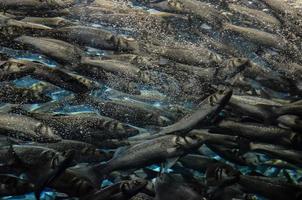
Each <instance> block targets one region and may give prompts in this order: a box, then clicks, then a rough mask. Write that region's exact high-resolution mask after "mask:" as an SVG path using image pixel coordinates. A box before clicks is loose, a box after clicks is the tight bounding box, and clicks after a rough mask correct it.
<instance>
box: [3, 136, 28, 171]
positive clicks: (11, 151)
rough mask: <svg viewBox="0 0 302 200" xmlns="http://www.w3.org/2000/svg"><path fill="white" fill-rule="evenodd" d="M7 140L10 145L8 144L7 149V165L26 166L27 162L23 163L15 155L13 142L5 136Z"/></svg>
mask: <svg viewBox="0 0 302 200" xmlns="http://www.w3.org/2000/svg"><path fill="white" fill-rule="evenodd" d="M7 140H8V141H9V143H10V145H9V149H8V152H7V153H8V157H9V158H10V159H9V160H8V164H9V165H15V166H16V165H17V166H22V167H24V168H26V167H27V164H25V163H24V162H23V161H22V160H21V158H20V157H19V156H18V155H17V153H16V152H15V150H14V147H13V144H12V143H13V142H12V141H11V140H10V139H9V138H7Z"/></svg>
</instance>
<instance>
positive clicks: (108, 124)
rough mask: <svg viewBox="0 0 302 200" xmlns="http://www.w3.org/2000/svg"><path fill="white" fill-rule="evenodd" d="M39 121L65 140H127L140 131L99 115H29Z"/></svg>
mask: <svg viewBox="0 0 302 200" xmlns="http://www.w3.org/2000/svg"><path fill="white" fill-rule="evenodd" d="M28 115H29V116H32V117H34V118H36V119H38V120H41V121H43V122H44V123H47V124H49V126H50V127H53V128H54V129H55V130H57V131H58V133H59V134H60V135H62V137H63V138H65V139H68V138H69V139H74V140H79V139H80V138H83V139H84V140H85V138H87V141H88V140H89V138H91V139H92V140H104V139H125V138H128V137H130V136H134V135H137V134H138V133H139V131H138V130H137V129H135V128H133V127H131V126H129V125H127V124H124V123H122V122H120V121H118V120H115V119H112V118H109V117H104V116H101V115H97V114H90V113H80V114H73V115H64V114H61V115H53V114H43V113H29V114H28Z"/></svg>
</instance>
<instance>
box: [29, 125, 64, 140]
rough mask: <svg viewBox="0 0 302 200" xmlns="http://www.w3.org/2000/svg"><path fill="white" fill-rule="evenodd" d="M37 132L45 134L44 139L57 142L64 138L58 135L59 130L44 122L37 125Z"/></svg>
mask: <svg viewBox="0 0 302 200" xmlns="http://www.w3.org/2000/svg"><path fill="white" fill-rule="evenodd" d="M35 132H36V133H37V134H41V135H43V136H44V137H43V139H42V140H47V141H50V142H57V141H60V140H61V139H62V138H61V137H60V136H59V135H57V131H55V130H54V129H53V128H51V127H50V126H47V125H45V124H43V123H40V124H38V125H37V127H36V129H35Z"/></svg>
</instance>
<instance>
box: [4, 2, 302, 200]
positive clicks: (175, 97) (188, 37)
mask: <svg viewBox="0 0 302 200" xmlns="http://www.w3.org/2000/svg"><path fill="white" fill-rule="evenodd" d="M117 4H118V3H117ZM127 4H128V5H130V6H129V7H127V8H129V9H133V10H135V12H138V13H140V14H138V15H139V17H137V16H135V15H134V14H133V13H132V14H133V15H134V16H132V14H131V13H130V14H129V15H131V16H132V17H131V16H130V17H129V24H127V23H126V24H125V23H124V19H121V22H120V24H118V25H116V24H109V23H108V22H106V23H102V22H98V23H95V22H91V21H89V19H85V18H84V19H80V21H79V23H80V24H81V25H86V26H90V27H94V28H97V29H106V30H108V31H110V32H112V33H113V34H119V37H120V38H124V37H134V38H135V39H137V40H138V41H140V43H143V48H142V49H139V50H137V51H134V52H131V51H130V53H132V54H137V55H139V56H142V58H148V59H149V60H148V59H147V61H145V60H143V61H141V60H140V59H141V57H139V56H138V57H135V58H134V59H130V60H127V58H120V59H121V60H122V61H125V62H129V63H131V64H133V65H134V66H137V69H138V70H139V72H137V75H136V77H135V78H137V80H134V81H132V80H130V83H135V85H136V86H137V88H138V90H139V92H140V94H139V95H138V94H130V92H129V93H128V91H127V90H125V91H119V90H118V89H115V88H112V87H110V86H108V85H107V83H106V81H107V80H105V79H104V80H103V79H100V78H97V76H93V73H94V72H92V75H91V74H90V75H87V74H84V72H85V70H84V72H83V74H80V73H79V72H78V71H77V70H78V67H79V66H77V64H75V65H72V64H69V63H68V64H65V65H66V66H64V67H66V69H67V70H70V72H72V73H76V74H79V75H83V76H84V77H86V78H89V79H91V80H93V81H96V82H98V83H99V84H100V85H101V87H99V88H96V89H95V90H93V91H89V92H87V93H86V94H81V95H82V96H81V95H79V96H81V97H83V95H90V96H91V97H94V98H96V99H98V100H100V102H103V103H104V102H111V101H112V102H114V101H116V102H119V103H124V104H125V105H126V104H127V105H128V104H130V103H131V104H132V105H135V106H138V107H141V108H144V109H146V110H147V111H146V112H148V111H150V110H151V111H154V112H156V113H160V114H162V115H165V114H167V115H171V119H173V120H172V121H174V122H175V121H177V120H179V119H181V117H183V116H184V115H185V114H186V113H191V112H194V111H195V110H197V109H198V104H199V102H201V100H202V99H204V98H205V97H206V96H208V95H206V96H203V95H205V94H206V93H207V91H206V90H205V91H199V90H202V89H204V88H202V87H201V86H200V85H199V83H200V82H202V81H204V82H212V81H213V82H214V83H211V84H213V85H214V88H219V87H221V85H224V84H225V85H228V86H231V87H234V93H236V95H251V96H258V97H261V98H266V99H270V100H275V99H278V100H280V101H284V100H286V101H294V100H297V99H298V100H299V99H301V93H299V92H301V91H296V89H295V88H288V91H283V89H282V88H283V87H281V86H282V84H283V83H282V82H280V87H279V86H276V88H277V89H275V88H270V84H266V83H265V81H263V80H261V79H257V78H259V76H260V78H261V72H265V73H269V74H270V77H272V79H274V78H277V77H279V75H280V74H279V73H278V72H277V71H275V70H272V69H271V64H270V63H269V62H268V61H267V60H266V59H265V58H264V56H263V52H268V53H269V54H270V55H272V56H275V57H281V56H284V57H286V56H287V55H286V54H284V52H282V49H279V50H278V49H274V48H270V47H266V46H265V45H259V43H257V42H251V41H249V40H248V39H247V38H246V37H244V36H239V35H240V34H239V35H238V33H237V34H235V33H230V32H224V31H223V30H221V29H217V28H216V27H215V24H214V25H213V23H211V22H206V23H205V22H201V21H200V22H199V21H194V20H196V19H195V18H192V19H191V18H190V17H189V21H188V23H181V20H187V19H186V18H187V17H188V15H190V14H191V13H190V12H189V13H186V14H181V12H175V14H176V16H174V17H175V20H174V21H173V19H174V18H173V17H172V21H171V19H169V17H155V16H160V15H161V14H163V13H162V12H161V11H160V10H159V9H158V8H154V7H153V6H150V5H148V4H140V3H137V2H136V3H135V4H131V3H129V2H127ZM247 4H249V5H250V8H256V7H257V5H258V2H257V1H255V2H254V1H253V2H252V1H248V2H247ZM79 5H80V4H78V6H79ZM118 5H119V4H118ZM152 5H153V4H152ZM123 6H124V4H123ZM123 6H122V5H121V9H123V8H124V7H123ZM261 6H262V5H261ZM104 7H105V6H104ZM109 11H110V9H109V10H107V12H109ZM262 11H265V12H267V13H272V12H271V9H270V8H265V9H262ZM268 11H269V12H268ZM91 12H92V11H91ZM124 12H128V11H127V9H125V10H124ZM167 12H168V11H167ZM105 13H106V12H105ZM86 14H87V15H88V16H89V14H92V13H86ZM107 14H109V13H107ZM227 14H228V16H227V17H229V18H231V17H232V16H231V15H230V13H227ZM78 17H79V16H78ZM195 17H196V16H195ZM66 18H67V19H68V16H67V17H66ZM149 18H150V19H149ZM139 20H141V21H139ZM144 20H145V21H144ZM156 20H159V21H160V22H158V21H156ZM169 20H170V21H169ZM178 20H179V23H177V21H178ZM190 20H191V21H190ZM209 20H210V19H209ZM166 22H167V24H168V25H169V26H165V25H166V24H165V23H166ZM233 22H234V23H236V24H237V23H240V22H241V20H238V19H235V20H234V21H233ZM157 23H158V24H157ZM194 23H196V24H199V23H200V24H199V25H197V27H199V28H200V29H199V28H196V27H194V28H196V30H195V29H194V28H192V27H193V26H194ZM228 23H229V22H228ZM251 26H253V27H254V26H256V24H251ZM163 27H164V28H163ZM162 29H164V30H162ZM175 29H176V31H175ZM194 31H200V34H205V35H207V36H208V37H210V38H212V39H214V40H216V41H223V42H225V43H224V44H226V45H232V47H235V48H236V50H238V51H239V53H238V54H236V55H229V56H225V55H221V56H222V58H223V59H222V60H227V59H230V58H233V57H244V58H248V59H249V60H250V62H253V63H255V64H257V65H258V66H260V68H259V69H256V70H255V71H253V69H251V71H250V73H249V72H245V73H249V74H244V75H243V76H247V77H245V80H244V81H245V82H244V84H243V83H241V84H242V85H240V84H239V85H232V84H233V83H232V81H230V82H228V83H227V82H224V80H223V81H221V82H218V83H216V82H215V81H217V80H218V79H219V77H218V75H217V74H218V71H215V73H214V74H209V75H208V79H205V80H202V81H201V80H200V79H199V78H198V77H197V78H196V75H195V74H194V72H184V71H183V72H178V71H177V69H179V68H177V65H178V64H179V63H181V64H183V65H187V66H190V65H192V64H188V63H182V62H185V61H184V60H180V61H179V63H177V62H174V61H173V59H175V58H173V56H171V55H166V57H168V58H165V59H163V56H162V55H161V56H159V59H160V61H158V62H156V58H154V57H155V56H156V53H158V52H157V51H159V52H161V50H162V49H161V48H164V47H166V46H173V45H175V47H174V48H190V49H195V50H196V52H199V51H202V48H203V47H207V48H208V49H210V50H211V52H213V53H216V51H215V48H216V47H214V46H213V45H209V43H210V42H209V41H206V39H204V40H203V39H201V38H199V36H198V35H196V34H194ZM109 40H110V41H111V42H114V39H109ZM203 41H206V42H203ZM300 42H301V41H300ZM71 43H73V42H71ZM149 43H150V44H151V43H152V45H153V46H157V47H158V49H157V50H155V51H154V52H156V53H154V52H152V48H153V46H152V45H150V44H149ZM263 43H265V41H264V42H263ZM92 44H94V43H93V42H92ZM116 45H124V44H122V42H121V41H119V42H117V43H116ZM148 45H149V46H148ZM79 46H80V47H81V49H82V50H83V55H81V56H90V57H94V58H100V59H110V56H113V58H114V56H115V55H117V54H125V55H127V54H129V52H127V51H126V52H124V51H122V50H121V49H119V48H120V47H119V48H117V50H116V51H112V50H106V49H99V48H97V47H90V46H89V45H86V44H85V45H79ZM91 46H93V45H91ZM126 47H127V48H128V46H127V45H126ZM123 48H125V46H123ZM148 51H150V52H148ZM220 51H221V49H220ZM37 52H39V51H36V50H32V51H31V50H16V49H13V48H11V47H4V46H1V47H0V53H3V54H5V55H7V56H8V57H10V58H14V59H18V60H29V61H34V62H39V63H42V64H44V65H46V66H48V67H50V68H60V67H61V66H62V65H61V64H60V61H57V60H56V59H55V56H54V57H52V55H51V54H50V55H48V56H47V55H43V52H40V53H37ZM217 52H218V51H217ZM193 53H194V52H193ZM45 54H47V53H45ZM226 54H227V53H226ZM197 55H198V53H197ZM169 56H170V59H169ZM177 56H181V55H176V57H177ZM189 56H190V55H188V56H187V57H189ZM164 57H165V56H164ZM75 59H76V58H75ZM123 59H124V60H123ZM192 59H194V58H192ZM208 59H212V57H211V56H210V57H208ZM289 59H292V60H293V61H295V62H297V63H298V64H300V66H301V63H299V62H300V60H299V59H296V60H295V58H292V57H290V56H289ZM145 62H147V63H148V64H150V66H147V64H145ZM277 62H278V61H277ZM171 63H172V65H173V64H174V65H175V68H171V67H170V68H169V67H168V64H171ZM216 65H217V66H216ZM216 65H215V68H217V69H219V65H220V66H225V63H216ZM196 67H197V68H198V69H199V70H201V71H202V72H203V73H206V72H204V71H203V69H205V68H210V67H213V66H207V65H199V66H198V65H197V64H196ZM146 68H148V70H149V68H151V69H150V70H149V75H150V76H151V77H152V78H151V80H148V81H145V80H143V78H142V77H143V75H142V74H143V72H144V70H145V69H146ZM251 68H252V67H251ZM66 69H65V70H66ZM221 69H222V71H223V73H227V72H228V71H227V70H228V69H227V68H220V70H221ZM118 70H121V71H122V72H126V74H127V73H132V71H131V70H132V69H129V71H130V72H129V71H127V70H128V69H123V68H122V69H120V68H119V69H118ZM257 70H258V71H257ZM261 70H263V71H261ZM82 71H83V70H82ZM105 71H106V70H105ZM259 71H261V72H260V73H259ZM133 73H134V72H133ZM135 73H136V72H135ZM253 73H255V74H256V75H254V74H253ZM299 73H300V71H298V72H297V77H298V78H299ZM95 74H96V73H95ZM211 75H213V77H210V76H211ZM262 75H263V74H262ZM117 76H120V77H122V80H123V79H124V80H125V83H126V81H128V80H129V79H130V78H128V77H127V76H125V75H123V73H121V74H117ZM254 76H256V77H254ZM170 77H171V78H170ZM205 77H206V76H205ZM263 77H265V76H263ZM301 77H302V75H301ZM135 78H134V79H135ZM152 79H154V80H156V82H155V83H154V82H152V81H153V80H152ZM189 79H190V81H188V80H189ZM191 79H192V80H191ZM195 79H196V80H195ZM113 81H114V79H113ZM118 81H119V80H118V79H116V82H118ZM235 81H236V80H235ZM261 81H262V82H261ZM284 81H285V82H286V81H288V80H287V79H286V80H284ZM39 82H40V80H37V79H33V78H32V77H31V76H24V77H22V78H18V79H16V80H13V81H12V83H13V84H15V86H17V87H19V88H30V87H31V86H33V85H34V84H36V83H39ZM289 82H290V86H292V87H294V85H295V82H294V81H292V80H291V81H289ZM183 83H186V84H183ZM286 83H287V82H286ZM286 83H285V84H286ZM121 84H124V82H123V81H122V82H121ZM235 84H236V83H235ZM126 85H127V84H126ZM127 86H128V85H127ZM246 87H247V88H249V87H250V88H251V89H246ZM55 88H56V89H54V90H51V91H50V92H48V93H47V95H48V96H50V97H51V99H52V101H51V102H48V103H46V104H32V105H25V106H24V109H26V110H28V111H35V110H40V111H41V110H42V111H43V112H50V113H53V114H57V115H60V114H61V115H62V114H70V115H79V114H82V113H95V114H101V115H106V114H108V113H106V112H102V111H99V110H98V109H97V108H95V107H94V106H93V105H90V104H88V103H85V102H84V103H83V102H77V101H75V102H76V103H74V102H73V101H72V102H69V101H66V102H65V99H68V98H70V97H75V98H78V94H75V93H73V92H71V91H67V90H63V89H61V88H60V87H58V85H56V87H55ZM199 88H200V89H199ZM280 88H281V89H280ZM121 90H122V89H121ZM171 91H172V92H171ZM85 98H86V97H85ZM85 98H84V100H85ZM5 103H9V102H3V104H5ZM56 103H58V105H55V104H56ZM53 105H54V106H53ZM228 109H229V108H227V109H225V110H223V111H222V112H220V113H218V114H217V116H218V117H216V118H225V117H230V119H236V120H239V119H238V115H236V113H231V114H229V110H228ZM298 109H299V108H298ZM108 110H109V108H108ZM121 110H122V109H121ZM112 112H114V111H112ZM131 114H133V115H134V114H135V113H131ZM248 114H249V113H247V115H248ZM172 116H173V117H172ZM117 117H120V116H117ZM299 117H300V118H299ZM120 118H122V117H120ZM298 118H299V119H301V115H300V116H298ZM138 120H139V119H138ZM150 120H151V119H150ZM215 120H216V119H215ZM215 120H214V121H215ZM244 120H246V121H244ZM249 120H250V121H252V122H254V123H255V122H257V123H259V122H261V123H262V121H261V119H255V120H254V119H253V118H247V119H243V120H242V121H244V122H250V121H249ZM127 123H129V124H128V125H129V126H131V127H134V128H137V129H138V130H139V131H140V133H148V132H150V133H154V132H157V131H158V130H159V126H157V125H154V124H150V123H149V124H148V123H147V122H146V121H145V122H144V123H143V124H145V125H142V126H138V125H137V126H136V125H134V124H131V123H130V122H127ZM265 123H267V124H271V125H273V126H278V122H266V121H265V122H263V124H265ZM199 125H200V124H199ZM198 128H200V127H198ZM202 128H206V129H208V128H211V127H202ZM289 129H290V128H289ZM294 131H297V130H294ZM290 139H292V140H294V139H293V138H290ZM96 140H97V139H96ZM297 142H299V141H297ZM98 148H100V149H106V148H103V147H102V146H98ZM236 148H237V147H236ZM236 148H235V149H236ZM106 150H108V149H106ZM112 150H115V149H112ZM199 152H201V154H202V155H205V156H208V157H209V158H212V159H215V160H217V161H219V162H222V163H226V164H228V165H230V166H232V167H233V168H234V169H236V170H238V171H240V173H241V174H243V175H249V174H251V173H260V174H262V175H264V176H267V177H279V178H280V179H282V180H284V181H285V182H290V181H292V182H293V183H294V184H301V181H302V170H301V168H300V167H296V169H285V168H282V169H279V168H276V167H270V166H264V165H263V164H264V163H265V162H267V161H270V160H271V159H272V157H270V156H268V155H266V154H265V153H246V154H244V156H245V157H246V159H248V160H249V161H251V162H252V163H254V165H253V166H242V165H239V164H236V163H234V162H231V161H230V160H228V159H227V158H223V157H222V156H221V155H218V154H217V153H215V151H213V150H211V149H210V148H208V147H207V146H206V145H203V146H202V147H201V148H200V149H199ZM194 153H196V152H195V151H194ZM163 164H167V163H162V164H158V163H156V164H152V165H149V166H145V167H146V168H147V169H149V170H152V171H153V172H155V173H167V174H169V173H171V174H173V173H174V172H175V170H174V169H173V167H171V168H162V165H163ZM189 171H190V172H192V174H193V175H194V177H196V179H198V180H203V179H204V178H205V177H206V174H204V173H200V172H197V171H194V170H192V169H189ZM125 173H126V174H127V173H130V174H131V171H130V172H128V171H127V170H126V172H125ZM132 175H133V174H132ZM129 176H130V175H129ZM150 181H153V182H154V179H152V180H150ZM113 184H114V181H113V180H109V179H105V180H104V181H103V182H102V184H101V186H102V187H106V186H110V185H113ZM56 195H57V194H56V192H55V191H54V190H51V189H46V190H45V191H44V192H43V193H42V194H41V199H42V200H52V199H55V196H56ZM255 198H256V199H259V200H260V199H266V198H264V197H262V195H259V194H255ZM1 199H11V200H13V199H35V197H34V194H32V193H30V194H24V195H21V196H9V197H3V198H1Z"/></svg>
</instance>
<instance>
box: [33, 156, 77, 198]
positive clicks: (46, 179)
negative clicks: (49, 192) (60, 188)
mask: <svg viewBox="0 0 302 200" xmlns="http://www.w3.org/2000/svg"><path fill="white" fill-rule="evenodd" d="M74 156H75V151H69V152H68V153H67V154H66V156H65V159H64V160H63V161H62V162H61V163H60V164H59V165H58V166H57V167H56V168H55V169H54V170H52V171H51V172H49V173H47V175H46V176H44V177H42V178H41V179H40V181H39V182H38V184H36V187H35V193H34V194H35V197H36V199H37V200H39V199H40V195H41V192H42V190H43V189H44V188H45V187H46V186H47V185H49V183H50V182H52V181H53V180H54V179H56V178H57V177H59V176H60V175H61V174H62V173H64V171H65V170H66V169H67V168H68V167H70V166H71V163H72V161H73V160H74Z"/></svg>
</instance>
